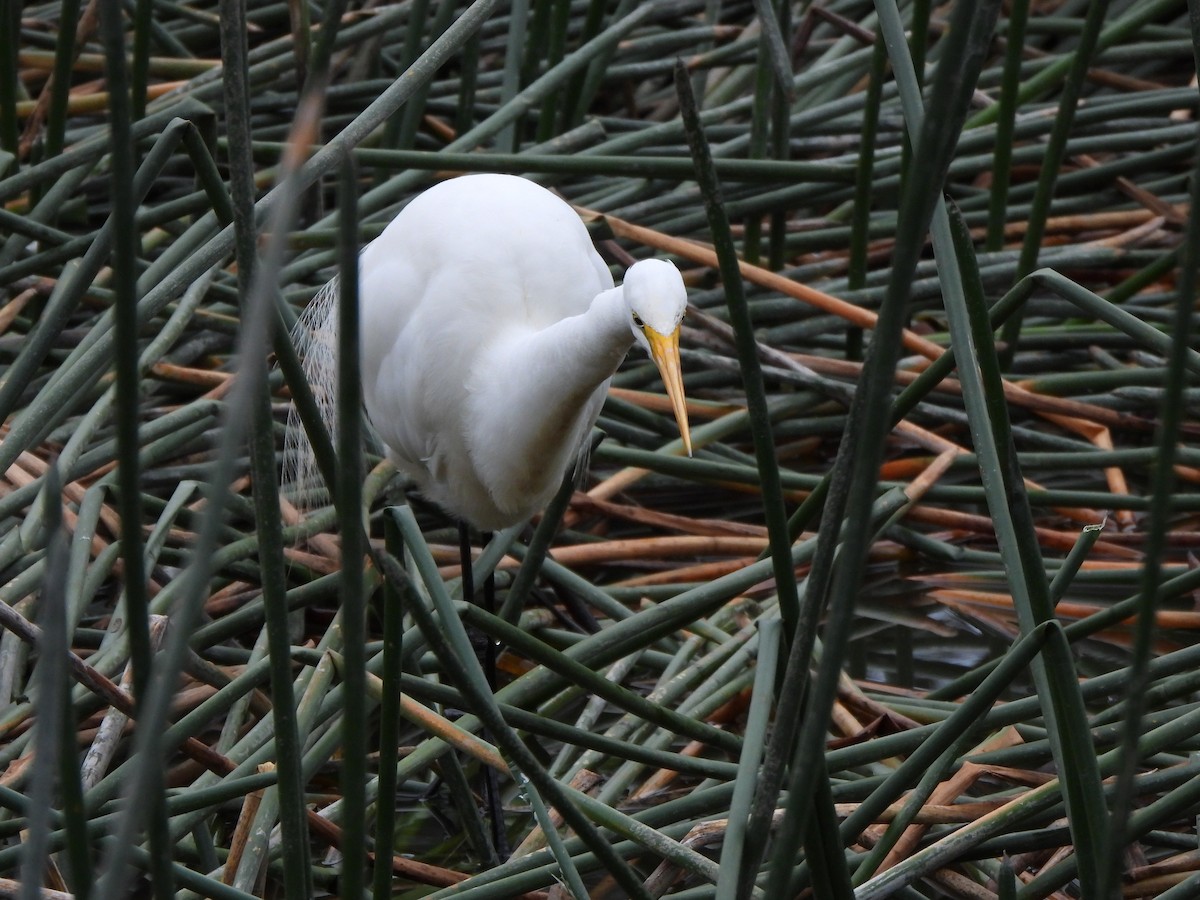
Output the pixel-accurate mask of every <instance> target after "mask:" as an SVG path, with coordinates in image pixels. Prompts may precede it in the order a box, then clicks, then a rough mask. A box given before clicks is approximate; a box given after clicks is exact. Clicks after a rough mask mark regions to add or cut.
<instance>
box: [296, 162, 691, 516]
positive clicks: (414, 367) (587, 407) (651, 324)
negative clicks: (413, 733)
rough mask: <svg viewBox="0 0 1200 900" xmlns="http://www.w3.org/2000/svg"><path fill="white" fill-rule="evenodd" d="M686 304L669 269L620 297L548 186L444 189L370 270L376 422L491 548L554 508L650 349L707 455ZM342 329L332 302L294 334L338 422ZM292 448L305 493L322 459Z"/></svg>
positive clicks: (639, 280)
mask: <svg viewBox="0 0 1200 900" xmlns="http://www.w3.org/2000/svg"><path fill="white" fill-rule="evenodd" d="M686 304H687V297H686V291H685V289H684V286H683V279H682V278H681V277H680V274H679V270H678V269H676V268H675V266H674V265H672V264H671V263H668V262H666V261H663V260H653V259H651V260H643V261H640V262H637V263H635V264H634V265H632V266H631V267H630V268H629V270H628V271H627V273H626V275H625V280H624V284H623V285H622V286H621V287H614V286H613V279H612V276H611V275H610V274H609V271H608V268H607V266H605V264H604V263H603V261H602V260H601V259H600V256H599V254H598V253H597V252H596V250H595V248H594V247H593V246H592V242H591V239H590V237H589V236H588V232H587V229H586V228H585V227H584V226H583V223H582V222H581V221H580V219H579V217H578V216H577V215H576V213H575V211H574V210H572V209H571V207H570V206H568V205H567V204H566V203H564V202H563V201H562V200H560V199H559V198H558V197H556V196H555V195H554V194H552V193H551V192H550V191H548V190H546V189H544V188H542V187H539V186H538V185H536V184H534V183H533V182H530V181H526V180H525V179H523V178H518V177H516V176H511V175H468V176H463V177H459V178H454V179H451V180H449V181H445V182H442V183H440V184H438V185H436V186H434V187H432V188H430V189H429V190H427V191H425V192H424V193H423V194H421V195H420V196H418V197H417V198H416V199H415V200H413V201H412V202H411V203H410V204H409V205H408V206H406V207H405V208H404V209H403V210H402V211H401V212H400V213H399V215H397V216H396V218H395V219H394V220H392V222H391V223H390V224H389V225H388V226H387V228H385V229H384V231H383V233H382V234H381V235H380V236H379V237H378V238H377V239H376V240H375V241H373V242H372V243H371V244H370V245H368V246H367V248H366V249H365V250H364V251H363V252H362V254H361V256H360V257H359V305H360V316H361V329H362V334H361V348H362V382H363V398H364V401H365V405H366V411H367V416H368V418H369V420H370V422H371V424H372V426H373V427H374V429H375V431H376V432H377V434H378V435H379V438H380V439H381V440H382V442H383V444H384V446H385V447H386V450H387V455H388V457H389V458H390V459H391V460H392V462H394V463H395V465H396V466H397V468H398V469H400V470H401V471H402V472H404V473H406V474H407V475H409V476H410V477H411V478H412V479H413V481H414V482H415V483H416V486H417V488H418V490H419V491H420V492H421V493H422V494H423V495H424V496H426V497H427V498H428V499H430V500H432V501H434V502H435V503H437V504H438V505H439V506H441V507H443V508H444V509H446V510H447V511H448V512H450V513H452V514H453V515H455V516H457V517H458V518H459V519H461V520H463V521H466V522H469V523H470V524H472V525H474V526H476V527H477V528H479V529H481V530H497V529H500V528H504V527H507V526H509V525H513V524H515V523H517V522H520V521H522V520H524V519H526V518H528V517H529V516H531V515H532V514H533V513H535V512H537V511H538V510H540V509H541V508H543V507H544V506H545V504H546V503H547V502H548V501H549V500H550V498H551V497H552V496H553V494H554V492H555V490H556V488H557V487H558V485H559V484H560V483H561V481H562V478H563V475H564V474H565V472H566V470H567V467H568V466H570V465H572V464H573V463H574V462H575V460H576V459H577V457H578V454H579V452H580V449H581V448H582V447H583V446H584V443H585V441H586V440H587V438H588V434H589V432H590V430H591V428H592V425H593V424H594V423H595V421H596V417H597V415H599V412H600V407H601V405H602V404H603V402H604V397H605V394H606V392H607V389H608V384H609V381H610V380H611V378H612V375H613V373H614V372H615V371H616V369H617V367H618V366H619V365H620V363H621V361H622V360H623V359H624V357H625V354H626V352H627V351H628V350H629V348H630V347H631V346H632V345H633V344H634V343H635V342H636V343H638V344H640V345H641V346H642V347H643V348H644V349H645V350H646V351H647V352H648V353H649V354H650V357H651V358H652V359H653V360H654V362H655V363H656V364H657V366H658V370H659V372H660V373H661V375H662V378H663V382H664V383H665V385H666V389H667V394H668V395H669V396H670V400H671V403H672V406H673V409H674V412H675V419H676V422H677V423H678V426H679V431H680V434H681V436H682V438H683V443H684V446H685V448H686V449H687V452H688V453H689V454H690V453H691V441H690V436H689V433H688V422H687V412H686V408H685V406H684V396H683V379H682V374H681V371H680V366H679V323H680V320H681V319H682V318H683V314H684V309H685V307H686ZM336 322H337V304H336V290H333V289H332V285H331V286H330V287H329V288H326V289H325V290H324V291H322V292H321V293H320V294H318V295H317V297H316V298H315V299H314V301H313V303H312V304H311V305H310V306H309V308H308V310H307V311H306V312H305V314H304V316H303V317H302V319H301V321H300V323H299V325H298V326H297V329H296V337H297V343H298V345H300V347H301V350H302V352H305V369H306V372H307V374H308V376H309V380H310V382H311V383H312V384H313V387H314V389H315V391H316V393H317V396H318V400H319V401H320V402H321V403H322V404H323V407H324V410H323V411H324V412H325V413H326V419H327V420H328V421H330V422H332V420H333V415H332V413H333V397H334V394H335V392H334V391H333V390H332V387H333V381H334V370H335V364H334V350H333V348H334V346H335V343H336V341H335V340H334V338H333V336H334V333H335V330H336ZM293 418H294V417H293ZM288 431H289V443H290V447H291V449H290V450H289V456H290V457H291V464H292V467H293V471H292V472H291V473H290V475H289V476H288V477H290V478H291V479H293V480H295V481H298V483H299V484H300V485H301V486H303V485H305V484H306V483H307V477H306V476H307V475H308V474H310V472H311V463H310V464H309V465H307V466H306V465H305V459H309V460H310V459H311V450H308V451H305V450H298V449H297V448H298V447H303V446H304V442H303V432H302V430H301V429H300V427H299V424H298V422H297V421H295V420H293V421H292V422H289V428H288ZM297 461H299V471H298V472H297V471H295V469H296V466H297ZM306 470H307V471H306Z"/></svg>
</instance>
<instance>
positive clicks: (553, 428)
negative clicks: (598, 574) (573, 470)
mask: <svg viewBox="0 0 1200 900" xmlns="http://www.w3.org/2000/svg"><path fill="white" fill-rule="evenodd" d="M629 315H630V314H629V307H628V305H627V304H626V302H625V300H624V295H623V293H622V289H621V288H619V287H618V288H612V289H610V290H607V291H602V292H601V293H599V294H598V295H597V296H596V298H595V299H594V300H593V301H592V303H591V306H589V307H588V310H587V312H585V313H583V314H581V315H578V316H570V317H568V318H565V319H561V320H559V321H557V322H555V323H553V324H551V325H548V326H547V327H545V328H541V329H531V328H529V327H527V326H514V327H513V328H512V329H511V330H510V331H509V332H507V333H503V334H500V335H497V336H496V337H495V339H494V340H493V341H492V342H491V344H490V345H489V347H488V350H487V352H486V353H485V354H483V355H482V356H481V357H480V358H479V360H478V361H477V362H476V364H475V366H474V367H473V369H472V372H471V376H470V378H469V380H468V382H467V387H468V391H469V393H470V396H471V407H472V418H473V420H474V421H476V422H477V423H478V425H479V427H478V428H474V429H472V432H471V435H470V439H471V442H470V447H469V450H470V454H471V457H472V460H473V462H474V464H475V467H476V469H477V470H478V472H479V474H480V480H481V481H482V482H483V483H485V484H488V485H491V486H492V491H493V494H494V499H495V501H496V504H497V506H499V507H500V508H501V509H514V510H515V509H517V508H521V507H525V506H529V505H532V508H533V509H538V508H540V507H541V505H543V504H544V503H545V502H546V501H547V500H548V499H549V495H551V494H553V492H554V490H555V489H556V488H557V487H558V478H559V473H561V472H562V471H563V470H564V469H565V468H566V467H567V465H569V464H570V463H571V457H573V456H574V455H575V454H576V453H577V452H578V451H579V448H580V446H581V444H582V443H583V441H584V439H585V438H586V437H587V433H586V432H587V430H589V429H590V426H591V423H592V422H593V421H594V420H595V416H596V414H597V413H598V411H599V409H600V406H601V405H603V403H604V397H605V394H606V393H607V391H608V382H609V379H610V378H611V377H612V375H613V373H614V372H615V371H616V370H617V367H618V366H619V365H620V364H621V360H623V359H624V358H625V354H626V353H627V352H628V351H629V348H630V346H631V345H632V344H633V334H632V332H631V330H630V325H629ZM501 373H502V374H503V377H498V376H499V375H500V374H501ZM482 441H486V446H482V445H477V444H476V442H482ZM548 454H550V455H549V456H548Z"/></svg>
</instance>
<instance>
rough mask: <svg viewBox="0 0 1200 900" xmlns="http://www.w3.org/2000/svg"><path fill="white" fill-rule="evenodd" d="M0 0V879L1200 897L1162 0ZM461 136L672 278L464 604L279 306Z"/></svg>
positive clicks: (449, 532)
mask: <svg viewBox="0 0 1200 900" xmlns="http://www.w3.org/2000/svg"><path fill="white" fill-rule="evenodd" d="M4 9H5V16H6V19H5V21H4V23H3V25H2V27H0V200H2V201H3V205H2V207H0V290H2V292H3V293H2V294H0V360H2V362H3V366H4V370H3V372H4V374H3V376H2V377H0V422H3V426H2V431H0V436H2V442H0V472H3V473H4V477H3V479H2V480H0V599H3V603H0V624H2V625H3V626H4V630H3V635H2V637H0V895H3V896H20V897H30V898H32V897H65V896H73V897H82V898H88V897H93V898H113V897H124V896H153V897H156V898H158V897H171V896H181V897H214V898H235V897H239V898H240V897H284V896H286V897H314V896H338V897H354V896H367V895H370V896H372V897H374V898H383V897H393V896H394V897H406V898H408V897H438V898H441V897H451V896H453V897H463V898H466V897H470V898H508V897H544V898H558V897H567V896H573V897H576V898H579V897H584V896H591V897H597V898H599V897H639V898H644V897H658V896H665V895H670V896H673V897H681V898H685V897H686V898H700V897H712V896H715V897H720V898H740V897H749V896H759V897H766V898H780V897H799V896H812V897H820V898H825V897H830V898H849V897H856V898H860V900H869V898H883V897H906V898H918V897H930V898H933V897H956V898H984V897H1003V898H1010V897H1028V898H1033V897H1050V896H1054V897H1083V898H1089V900H1090V898H1104V897H1116V896H1124V897H1164V898H1187V897H1194V896H1197V895H1200V837H1198V835H1197V827H1196V823H1197V816H1198V815H1200V764H1198V763H1197V758H1196V751H1197V749H1200V746H1198V744H1197V734H1198V733H1200V705H1198V704H1197V702H1196V698H1197V696H1198V692H1200V675H1198V674H1197V673H1198V672H1200V643H1198V642H1197V641H1196V640H1195V634H1196V631H1197V628H1200V613H1198V612H1197V611H1196V601H1195V597H1196V596H1197V594H1196V592H1197V590H1200V571H1198V570H1197V567H1196V564H1195V558H1196V555H1197V553H1198V548H1200V527H1198V525H1200V417H1198V416H1197V410H1198V409H1200V399H1198V398H1200V393H1198V392H1200V353H1198V350H1200V347H1198V346H1197V333H1198V332H1197V329H1196V326H1195V312H1196V302H1195V300H1196V294H1197V292H1196V272H1197V260H1198V255H1197V248H1198V245H1200V225H1198V223H1197V217H1195V216H1194V215H1192V211H1193V209H1194V208H1195V194H1196V192H1197V191H1198V190H1200V177H1198V171H1197V165H1198V159H1200V158H1198V155H1197V135H1198V132H1197V121H1196V120H1197V111H1198V107H1200V92H1198V89H1197V85H1196V75H1195V73H1196V49H1197V46H1200V32H1198V31H1197V28H1200V25H1198V24H1197V23H1200V11H1198V8H1197V6H1196V4H1195V3H1183V2H1179V0H1112V2H1095V0H1093V2H1090V3H1085V2H1077V0H1066V2H1055V3H1049V2H1040V0H1034V2H1030V0H1012V2H1010V3H1005V4H1003V5H1002V4H1000V3H999V2H998V0H984V2H979V3H954V4H948V5H945V6H934V5H932V4H930V3H928V2H927V0H913V2H901V3H897V0H878V2H876V3H874V4H871V3H863V2H853V0H830V2H827V3H824V4H820V5H817V4H812V5H810V4H787V3H783V4H781V3H771V2H767V0H756V2H754V3H750V2H744V0H743V2H726V3H719V2H712V0H708V2H703V3H702V2H698V0H696V2H689V0H678V2H654V3H644V4H637V3H628V2H619V3H604V2H599V0H589V2H587V3H582V2H576V3H570V2H557V3H544V4H529V3H527V2H522V0H515V2H513V3H512V4H511V5H504V4H498V3H496V2H494V0H479V2H476V3H473V4H470V5H469V6H468V5H460V4H456V3H450V2H446V3H441V4H429V3H427V2H424V0H405V2H401V3H396V4H391V5H375V4H352V3H345V2H330V3H328V4H324V5H322V6H319V7H318V6H316V5H313V4H301V3H287V4H285V3H261V4H251V5H250V8H247V6H246V4H244V3H238V2H236V0H220V2H219V3H211V2H200V3H196V4H191V5H182V4H176V3H171V2H167V0H137V2H136V3H133V2H131V3H128V4H114V3H108V4H105V3H94V2H93V3H88V4H81V3H80V2H79V0H63V2H61V3H53V4H51V3H36V2H35V3H27V4H25V5H24V6H23V7H22V6H21V5H20V4H8V5H6V6H5V8H4ZM466 171H502V172H513V173H519V174H522V175H525V176H526V177H529V178H532V179H534V180H537V181H539V182H541V183H543V184H545V185H547V186H549V187H552V188H554V189H555V190H557V191H559V192H560V193H561V195H562V196H563V197H565V198H566V199H568V200H569V201H570V202H571V203H573V204H575V205H576V206H577V208H578V209H579V212H580V215H581V216H582V217H583V218H584V220H585V221H586V222H587V223H588V225H589V228H591V230H592V232H593V236H594V237H595V239H596V241H597V244H598V246H599V247H600V249H601V250H602V252H603V253H604V254H605V256H606V258H607V259H608V260H610V261H611V262H612V264H613V265H614V267H616V269H617V271H620V269H621V267H622V266H623V265H624V264H626V263H628V262H629V261H630V260H631V259H633V258H639V257H645V256H650V255H660V256H666V257H669V258H672V259H674V260H675V261H676V262H677V263H678V264H679V265H680V267H681V269H682V270H683V271H684V273H685V278H686V281H687V282H688V285H689V296H690V301H691V305H692V307H693V308H692V310H691V313H690V315H689V318H688V319H687V321H686V322H685V333H684V341H683V345H684V368H685V381H686V386H687V391H688V394H689V398H690V407H689V413H690V416H691V419H692V423H693V441H694V443H695V445H696V447H697V452H696V453H695V455H694V456H693V457H692V458H687V457H685V456H683V455H682V451H681V448H680V446H679V443H678V441H677V440H673V438H672V435H673V431H674V424H673V422H672V419H671V413H670V407H669V404H668V403H667V401H666V398H665V397H664V396H663V395H662V394H661V389H660V387H659V385H658V382H657V379H656V377H655V373H654V370H653V367H652V366H650V365H649V364H648V362H647V361H645V360H643V359H641V358H639V357H638V356H637V355H636V354H633V355H631V357H630V359H629V360H627V361H626V364H625V365H624V367H623V368H622V370H621V371H620V372H619V373H618V375H617V377H616V380H615V382H614V388H613V390H612V392H611V396H610V398H609V400H608V402H607V404H606V406H605V408H604V412H603V414H602V416H601V420H600V423H599V424H600V427H601V429H602V431H603V432H604V435H605V437H604V439H603V440H602V441H600V442H599V443H598V444H597V446H596V447H595V448H594V450H593V452H592V454H591V466H590V471H589V473H588V474H587V475H586V477H585V478H584V479H583V480H582V481H580V482H579V483H577V484H575V483H569V484H567V485H565V486H564V489H563V491H562V492H561V493H560V495H559V497H558V498H557V499H556V501H555V502H554V504H552V506H551V508H550V509H549V510H547V512H546V513H545V514H544V515H543V516H541V517H539V518H538V519H537V520H535V521H534V522H533V523H530V524H529V525H528V526H524V527H520V528H514V529H511V530H509V531H507V532H503V533H499V534H497V535H495V536H493V537H492V539H491V540H490V542H489V543H488V544H487V545H486V547H484V548H483V549H482V550H480V551H479V553H478V556H477V557H476V559H475V561H474V564H473V568H474V576H475V577H474V581H475V583H476V584H479V583H481V582H482V580H483V577H484V576H485V575H486V573H488V572H491V571H493V570H494V571H495V573H496V581H497V587H498V592H499V600H500V605H501V608H500V609H499V611H498V612H497V614H494V615H493V614H489V613H487V612H485V611H483V610H482V609H481V608H480V607H479V606H477V605H475V604H473V603H470V602H465V601H464V599H463V597H462V587H461V585H462V577H461V575H462V573H461V571H460V568H461V567H460V565H459V559H458V550H457V544H456V535H455V531H454V524H453V523H452V522H451V521H450V520H449V519H448V518H447V517H446V516H445V515H444V514H442V513H441V512H440V511H439V510H437V509H436V508H434V507H432V506H430V505H429V504H427V503H425V502H423V501H422V500H421V498H420V497H419V496H415V495H411V494H406V492H405V490H404V485H403V484H402V483H401V482H400V481H399V479H398V478H397V477H396V476H395V473H394V472H393V471H392V470H391V469H390V468H389V466H388V465H387V464H386V463H383V462H381V461H380V458H379V456H378V455H377V453H376V448H374V447H372V445H371V443H370V441H369V440H368V441H365V442H364V441H363V440H362V438H361V437H360V436H359V434H358V430H359V428H360V427H361V421H360V416H359V415H358V414H357V412H358V411H357V408H356V404H355V403H354V400H353V394H352V393H351V394H349V395H348V397H349V399H347V400H346V401H345V403H344V405H343V408H342V410H341V413H340V419H339V429H338V432H337V433H336V434H332V435H331V434H329V433H328V431H327V430H325V429H324V427H323V426H322V425H321V424H320V423H319V422H317V421H316V420H315V419H314V417H313V415H312V414H311V412H310V410H311V409H313V404H312V397H311V392H310V391H309V389H308V386H307V385H306V384H305V383H304V381H303V377H302V375H301V374H299V369H298V366H297V361H296V355H295V349H294V348H293V347H292V345H291V342H290V339H289V338H288V330H289V328H290V326H291V324H292V323H293V322H294V321H295V318H296V315H297V313H298V312H299V310H300V309H302V308H303V306H304V305H305V303H306V302H307V301H308V300H309V299H310V298H311V297H312V296H313V294H314V293H315V291H316V290H317V289H318V288H319V287H320V286H321V285H322V284H324V283H325V282H326V281H328V280H329V279H330V278H331V277H333V276H334V275H335V274H336V273H337V272H338V271H339V270H340V271H341V272H342V273H343V274H344V275H345V274H346V273H348V272H351V271H353V268H354V262H353V261H354V258H355V253H356V252H357V248H358V247H359V246H360V245H361V244H363V243H365V242H366V241H369V240H370V239H371V238H372V237H374V236H375V235H377V234H378V233H379V231H380V229H381V228H382V226H383V225H384V224H386V222H387V221H388V220H389V219H390V218H391V216H393V215H394V214H395V212H396V211H397V210H398V209H399V208H400V207H401V206H403V204H404V203H405V202H407V200H409V199H410V198H411V197H412V196H413V195H414V194H415V193H417V192H419V191H420V190H421V189H422V188H423V187H426V186H428V185H429V184H431V183H433V182H434V181H435V180H437V179H441V178H445V177H451V176H452V175H454V174H457V173H461V172H466ZM345 343H346V345H347V346H346V347H345V348H344V349H345V350H347V351H349V350H350V349H352V347H351V346H350V345H352V343H353V342H345ZM351 364H352V360H351ZM447 377H453V373H447ZM293 402H295V403H296V404H297V405H298V408H299V409H300V412H301V415H302V417H303V419H304V422H305V427H306V429H307V431H308V434H309V437H310V438H311V440H312V441H313V443H314V446H315V447H316V450H317V452H318V459H319V462H320V463H321V466H322V469H323V471H324V473H325V476H326V479H327V480H328V482H329V486H330V488H331V490H332V491H333V496H334V497H336V499H337V502H336V503H327V504H326V505H317V506H316V507H315V508H310V509H297V508H295V507H294V506H292V505H291V504H290V503H288V502H287V499H286V498H283V499H281V498H280V496H279V492H278V486H277V478H278V459H279V455H280V453H281V451H282V445H283V427H284V422H285V420H286V416H287V410H288V408H289V405H290V404H291V403H293ZM519 404H520V398H518V397H514V398H513V405H514V413H515V412H516V410H517V409H518V408H519ZM335 457H336V460H337V461H336V462H335ZM364 525H365V526H366V527H365V528H364ZM360 560H361V561H362V562H361V564H360V562H359V561H360ZM468 630H469V631H470V632H471V633H474V634H482V635H485V636H487V637H488V638H489V639H491V640H494V641H496V642H498V643H499V644H500V645H502V647H503V652H502V654H501V656H500V661H499V668H500V673H499V675H500V685H499V687H498V689H497V690H496V691H495V692H494V693H493V692H492V691H491V690H490V689H489V688H488V686H487V684H486V681H485V676H484V673H483V672H482V671H481V670H480V667H479V664H478V663H477V662H476V658H475V655H474V653H473V651H472V649H471V644H470V639H469V636H468ZM488 771H490V772H491V773H493V774H492V777H493V778H494V780H495V783H496V784H497V785H498V786H499V789H500V797H501V800H502V814H501V822H500V826H499V829H498V831H500V832H502V835H496V834H494V832H493V829H492V827H491V825H490V823H489V819H488V814H487V810H485V809H484V807H483V801H482V793H483V790H482V784H483V782H484V777H485V774H484V773H485V772H488ZM497 837H499V838H500V839H499V840H497Z"/></svg>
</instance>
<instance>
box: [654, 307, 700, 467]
mask: <svg viewBox="0 0 1200 900" xmlns="http://www.w3.org/2000/svg"><path fill="white" fill-rule="evenodd" d="M643 333H644V334H645V335H646V340H648V341H649V342H650V357H651V359H653V360H654V364H655V365H656V366H658V373H659V374H660V375H662V380H663V384H665V385H666V387H667V396H668V397H670V398H671V408H672V409H674V410H675V422H676V424H677V425H679V436H680V437H681V438H683V449H684V450H686V451H687V455H688V456H691V455H692V433H691V432H690V431H689V430H688V418H687V403H686V402H685V400H684V396H683V372H682V370H681V369H680V368H679V328H678V327H676V328H675V330H674V331H673V332H672V333H671V334H669V335H666V334H659V333H658V332H657V331H655V330H654V329H653V328H651V327H649V326H646V327H645V328H644V329H643Z"/></svg>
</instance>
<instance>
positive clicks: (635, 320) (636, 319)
mask: <svg viewBox="0 0 1200 900" xmlns="http://www.w3.org/2000/svg"><path fill="white" fill-rule="evenodd" d="M633 324H634V325H636V326H637V327H638V328H641V327H642V317H641V316H639V315H638V314H637V313H634V314H633Z"/></svg>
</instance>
